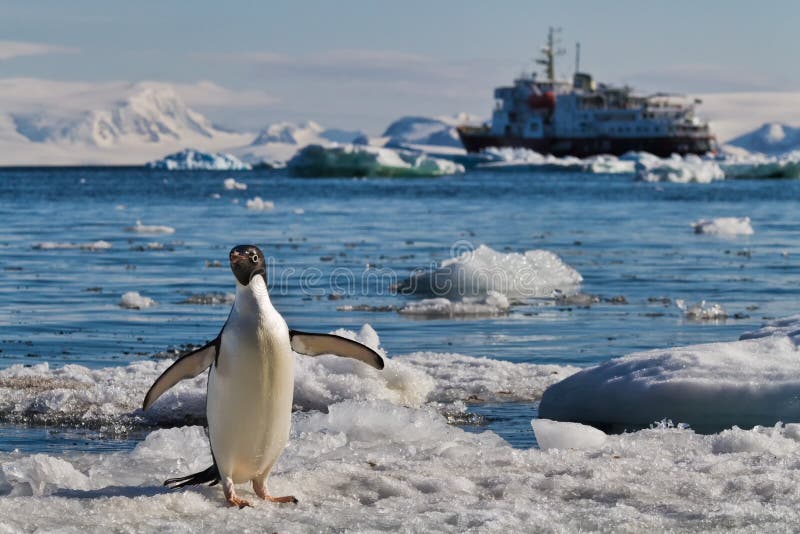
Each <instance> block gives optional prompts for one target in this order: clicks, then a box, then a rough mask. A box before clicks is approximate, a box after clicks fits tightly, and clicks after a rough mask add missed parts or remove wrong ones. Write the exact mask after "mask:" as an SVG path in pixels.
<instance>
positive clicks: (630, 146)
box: [458, 130, 717, 158]
mask: <svg viewBox="0 0 800 534" xmlns="http://www.w3.org/2000/svg"><path fill="white" fill-rule="evenodd" d="M458 135H459V137H461V142H462V143H463V144H464V148H466V149H467V152H480V151H481V150H483V149H485V148H490V147H496V148H502V147H513V148H529V149H531V150H534V151H536V152H538V153H540V154H552V155H553V156H559V157H563V156H575V157H578V158H585V157H588V156H595V155H597V154H612V155H615V156H621V155H622V154H624V153H626V152H631V151H637V152H638V151H642V152H649V153H650V154H654V155H656V156H659V157H662V158H665V157H669V156H670V155H672V154H680V155H686V154H705V153H707V152H709V151H714V150H716V148H717V146H716V141H715V139H714V137H713V136H698V137H688V136H685V137H637V138H619V137H617V138H610V137H605V138H600V137H597V138H572V139H569V138H559V139H531V138H525V137H513V136H499V135H492V134H490V133H488V132H487V133H483V132H465V131H461V130H459V132H458Z"/></svg>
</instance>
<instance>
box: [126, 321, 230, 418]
mask: <svg viewBox="0 0 800 534" xmlns="http://www.w3.org/2000/svg"><path fill="white" fill-rule="evenodd" d="M219 345H220V336H217V337H216V338H215V339H214V340H213V341H212V342H211V343H209V344H208V345H204V346H202V347H200V348H199V349H197V350H194V351H192V352H190V353H188V354H184V355H183V356H181V357H180V358H178V359H177V360H176V361H175V363H173V364H172V365H170V366H169V368H167V370H166V371H164V372H163V373H161V376H159V377H158V378H157V379H156V381H155V382H153V385H152V386H150V390H149V391H148V392H147V395H145V397H144V402H143V403H142V409H143V410H147V409H148V408H149V407H150V406H151V405H152V404H153V403H154V402H155V401H156V399H158V398H159V397H160V396H161V395H162V394H163V393H164V392H165V391H167V390H168V389H169V388H171V387H172V386H174V385H175V384H177V383H178V382H180V381H181V380H185V379H187V378H194V377H196V376H197V375H199V374H200V373H202V372H203V371H205V370H206V369H208V368H209V367H210V366H211V364H212V363H213V362H214V358H216V357H217V354H219Z"/></svg>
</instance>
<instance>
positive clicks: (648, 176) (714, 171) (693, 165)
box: [631, 152, 725, 184]
mask: <svg viewBox="0 0 800 534" xmlns="http://www.w3.org/2000/svg"><path fill="white" fill-rule="evenodd" d="M631 158H632V159H634V161H635V172H636V178H637V179H638V180H642V181H645V182H677V183H682V184H685V183H689V182H696V183H701V184H707V183H710V182H713V181H715V180H724V179H725V173H724V172H723V170H722V169H721V168H720V166H719V164H718V163H717V162H716V161H713V160H706V159H703V158H701V157H700V156H697V155H694V154H688V155H686V156H684V157H681V156H679V155H677V154H673V155H672V157H669V158H664V159H662V158H659V157H657V156H653V155H652V154H647V153H644V152H642V153H637V154H635V155H632V156H631Z"/></svg>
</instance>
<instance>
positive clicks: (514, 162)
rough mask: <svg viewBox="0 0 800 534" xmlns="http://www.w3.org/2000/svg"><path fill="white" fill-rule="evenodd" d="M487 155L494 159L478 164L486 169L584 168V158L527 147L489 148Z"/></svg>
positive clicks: (581, 169)
mask: <svg viewBox="0 0 800 534" xmlns="http://www.w3.org/2000/svg"><path fill="white" fill-rule="evenodd" d="M483 152H484V154H485V155H486V156H488V157H489V158H492V159H494V161H491V162H489V163H482V164H479V165H478V166H477V168H478V169H480V170H486V171H514V172H516V171H530V170H537V171H576V172H581V171H583V170H584V168H585V165H584V162H583V160H581V159H579V158H575V157H572V156H567V157H563V158H560V157H556V156H551V155H543V154H539V153H538V152H534V151H533V150H530V149H527V148H509V147H505V148H487V149H486V150H484V151H483Z"/></svg>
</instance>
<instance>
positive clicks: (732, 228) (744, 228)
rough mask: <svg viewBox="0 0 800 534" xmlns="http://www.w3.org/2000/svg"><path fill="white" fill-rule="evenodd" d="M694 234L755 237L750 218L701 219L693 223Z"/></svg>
mask: <svg viewBox="0 0 800 534" xmlns="http://www.w3.org/2000/svg"><path fill="white" fill-rule="evenodd" d="M692 228H694V233H696V234H708V235H721V236H734V235H753V227H752V226H751V225H750V217H718V218H716V219H700V220H699V221H697V222H693V223H692Z"/></svg>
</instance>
